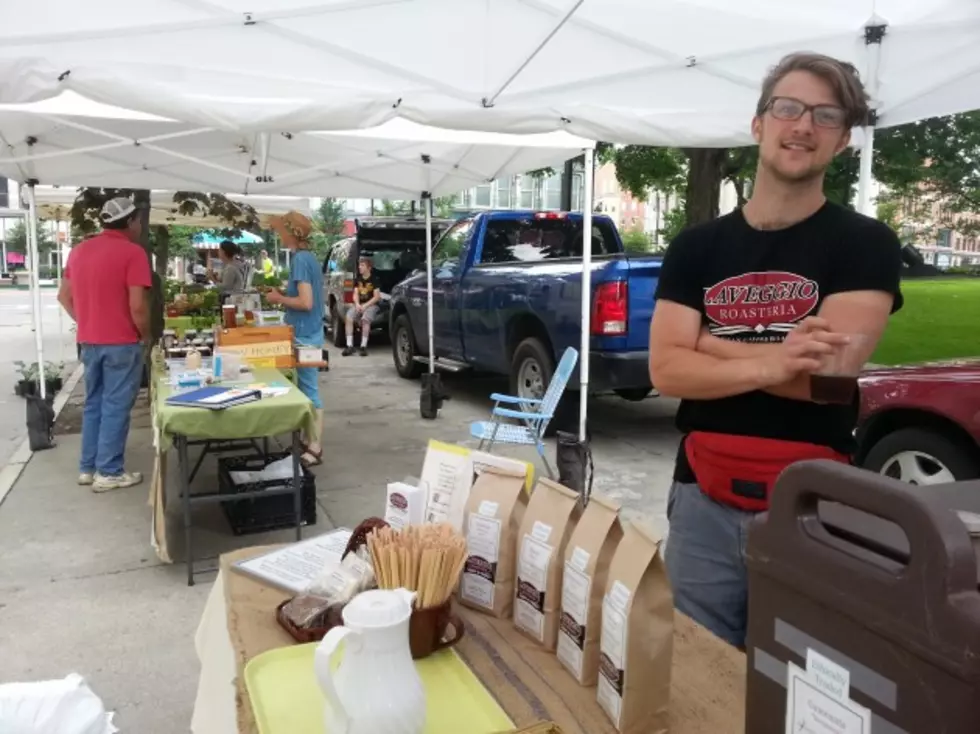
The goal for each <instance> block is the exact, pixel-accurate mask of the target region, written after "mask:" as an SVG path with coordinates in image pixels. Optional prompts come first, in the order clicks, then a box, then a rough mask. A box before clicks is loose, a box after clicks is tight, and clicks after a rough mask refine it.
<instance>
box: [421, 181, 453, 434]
mask: <svg viewBox="0 0 980 734" xmlns="http://www.w3.org/2000/svg"><path fill="white" fill-rule="evenodd" d="M422 201H423V203H424V204H425V274H426V321H427V322H428V323H427V327H428V328H427V329H426V332H427V334H426V336H427V339H428V347H429V371H428V373H427V374H425V375H422V392H421V394H420V395H419V414H420V415H421V416H422V417H423V418H425V419H426V420H435V419H436V418H437V417H438V416H439V410H440V409H441V408H442V403H443V401H445V400H448V399H449V396H448V395H447V394H446V392H445V390H444V389H443V386H442V379H441V378H442V376H441V375H439V374H437V373H436V349H435V333H436V332H435V322H434V318H435V308H434V307H433V304H432V196H431V195H430V194H429V193H428V192H423V194H422Z"/></svg>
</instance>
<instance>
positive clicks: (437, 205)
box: [432, 196, 457, 219]
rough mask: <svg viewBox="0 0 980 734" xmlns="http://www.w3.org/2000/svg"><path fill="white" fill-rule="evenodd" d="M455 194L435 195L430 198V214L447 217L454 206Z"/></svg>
mask: <svg viewBox="0 0 980 734" xmlns="http://www.w3.org/2000/svg"><path fill="white" fill-rule="evenodd" d="M456 201H457V197H456V196H437V197H435V198H434V199H433V200H432V216H434V217H439V218H441V219H449V218H450V217H452V215H453V210H454V209H455V208H456Z"/></svg>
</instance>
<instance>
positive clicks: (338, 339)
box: [331, 305, 347, 349]
mask: <svg viewBox="0 0 980 734" xmlns="http://www.w3.org/2000/svg"><path fill="white" fill-rule="evenodd" d="M331 311H332V312H333V319H332V320H331V323H332V324H333V326H332V327H331V330H332V331H333V345H334V346H335V347H337V348H338V349H343V348H344V347H346V346H347V331H346V325H345V324H344V319H343V317H342V316H341V315H340V313H338V312H337V306H336V305H335V306H334V307H333V308H332V309H331Z"/></svg>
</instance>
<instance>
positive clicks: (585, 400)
mask: <svg viewBox="0 0 980 734" xmlns="http://www.w3.org/2000/svg"><path fill="white" fill-rule="evenodd" d="M584 152H585V166H584V171H583V173H584V175H583V177H582V178H583V180H584V183H585V191H584V196H583V197H582V199H583V201H582V343H581V348H580V349H579V363H578V364H579V367H578V370H579V414H578V437H579V440H580V441H582V442H583V443H584V442H585V441H586V437H587V431H586V421H587V418H588V412H589V359H590V354H589V352H590V347H591V346H592V209H593V207H594V204H593V203H592V199H593V171H594V169H595V151H594V150H593V149H592V148H586V149H585V151H584Z"/></svg>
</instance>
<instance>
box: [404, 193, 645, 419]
mask: <svg viewBox="0 0 980 734" xmlns="http://www.w3.org/2000/svg"><path fill="white" fill-rule="evenodd" d="M591 239H592V291H593V295H592V334H593V336H592V359H591V362H590V368H591V372H590V376H589V382H590V386H589V388H590V389H589V392H590V393H608V392H610V391H611V392H615V393H616V394H618V395H620V396H621V397H623V398H625V399H627V400H642V399H643V398H645V397H646V396H647V395H648V394H649V393H650V392H651V390H652V386H651V384H650V375H649V370H648V367H647V361H648V356H649V332H650V318H651V316H652V314H653V295H654V292H655V290H656V286H657V278H658V277H659V274H660V265H661V259H660V258H659V257H654V256H640V255H627V254H626V253H625V252H624V250H623V243H622V240H621V239H620V238H619V234H618V232H617V231H616V227H615V225H614V224H613V222H612V220H611V219H610V218H609V217H606V216H601V215H595V216H593V219H592V238H591ZM582 242H583V238H582V215H581V214H568V213H556V212H529V211H491V212H484V213H480V214H477V215H476V216H474V217H472V218H467V219H463V220H460V221H458V222H457V223H456V224H455V225H453V226H452V227H451V228H450V229H449V230H447V231H446V233H445V234H444V235H443V236H442V238H441V239H439V241H438V242H437V243H436V244H435V246H434V248H433V255H432V261H433V311H434V317H433V318H434V320H435V335H434V336H435V352H436V355H435V356H436V365H437V367H438V368H440V369H445V370H449V371H453V372H456V371H460V370H463V369H472V370H474V371H478V372H486V373H492V374H499V375H507V376H509V378H510V389H511V393H512V394H515V395H519V396H521V397H529V398H540V397H541V396H542V395H543V394H544V391H545V390H546V389H547V386H548V383H549V381H550V379H551V375H552V373H553V372H554V369H555V365H556V364H557V362H558V360H559V359H560V358H561V355H562V353H563V352H564V351H565V348H566V347H570V346H572V347H575V348H576V349H577V348H579V346H580V344H581V334H582V326H581V323H582V319H581V314H582V310H581V309H582V307H581V293H582ZM426 305H427V300H426V275H425V271H424V270H420V271H418V272H415V273H413V274H412V275H410V276H409V277H408V278H407V279H406V280H403V281H402V282H401V283H399V284H398V285H397V286H395V288H394V289H393V290H392V293H391V310H390V332H389V333H390V334H391V343H392V354H393V358H394V362H395V368H396V369H397V370H398V374H399V375H401V376H402V377H405V378H414V377H417V376H418V375H419V374H420V373H421V372H422V371H423V370H424V369H425V365H426V364H427V363H428V354H427V352H428V343H427V337H426V324H427V310H426ZM578 379H579V378H578V370H576V373H575V375H574V376H573V378H572V381H571V382H570V383H569V387H570V388H571V389H573V390H577V389H578V387H579V384H578Z"/></svg>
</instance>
